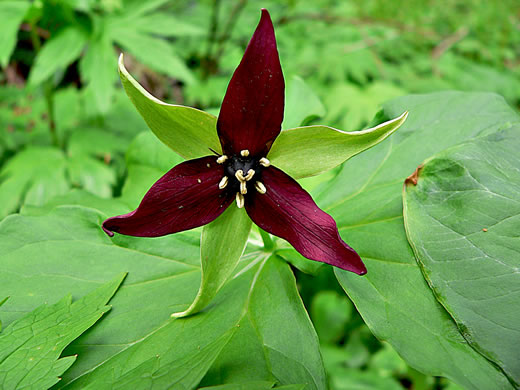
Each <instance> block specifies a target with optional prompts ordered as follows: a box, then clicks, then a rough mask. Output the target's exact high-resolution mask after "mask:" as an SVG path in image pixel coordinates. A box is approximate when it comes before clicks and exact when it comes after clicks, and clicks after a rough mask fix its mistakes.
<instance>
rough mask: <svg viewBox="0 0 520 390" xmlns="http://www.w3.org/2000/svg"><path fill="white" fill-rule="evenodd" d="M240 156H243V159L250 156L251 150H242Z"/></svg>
mask: <svg viewBox="0 0 520 390" xmlns="http://www.w3.org/2000/svg"><path fill="white" fill-rule="evenodd" d="M240 154H241V155H242V157H247V156H249V150H247V149H244V150H241V151H240Z"/></svg>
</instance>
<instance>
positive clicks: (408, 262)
mask: <svg viewBox="0 0 520 390" xmlns="http://www.w3.org/2000/svg"><path fill="white" fill-rule="evenodd" d="M404 110H409V112H410V115H409V117H408V120H407V121H406V123H405V124H404V125H403V127H402V128H401V129H400V130H399V131H398V132H397V133H396V134H395V135H394V136H393V137H392V138H390V139H389V140H388V141H386V142H383V143H381V144H380V145H378V146H377V147H375V148H373V149H371V150H369V151H367V152H365V153H363V154H362V155H359V156H357V157H356V158H354V159H352V160H350V161H349V162H348V163H347V164H345V165H344V166H343V169H342V171H341V172H340V173H339V175H338V176H337V177H336V179H335V180H333V181H332V182H331V183H330V185H329V187H327V188H326V189H324V190H323V191H322V192H321V196H320V197H318V199H317V200H318V203H319V204H321V205H323V206H324V209H325V210H326V211H328V212H330V213H331V215H332V216H333V217H334V218H335V219H336V221H337V223H338V227H339V229H340V234H341V235H342V237H343V239H345V241H347V242H348V243H349V244H350V245H351V246H352V247H353V248H354V249H355V250H356V251H357V252H358V253H359V254H360V256H361V258H362V259H363V261H364V262H365V264H366V266H367V269H368V273H367V275H365V276H364V277H363V278H358V277H356V275H350V274H348V273H347V272H342V271H339V270H337V271H336V274H337V277H338V280H339V281H340V283H341V284H342V286H343V288H344V289H345V290H346V291H347V293H348V294H349V296H350V297H351V298H352V300H353V301H354V303H355V304H356V307H357V308H358V310H359V311H360V313H361V315H362V316H363V319H364V320H365V322H366V323H367V324H368V326H369V327H370V328H371V330H372V331H373V332H374V334H375V335H376V336H377V337H378V338H380V339H382V340H386V341H388V342H389V343H390V344H391V345H392V346H393V347H394V348H395V349H396V350H397V351H398V352H399V354H400V355H401V356H402V357H403V358H404V359H405V360H406V361H407V362H408V364H410V365H411V366H412V367H414V368H416V369H417V370H420V371H422V372H424V373H427V374H430V375H444V376H447V377H448V378H450V379H451V380H453V381H455V382H456V383H459V384H461V385H463V386H464V387H466V388H473V389H481V388H486V387H489V388H504V389H509V388H511V385H510V383H509V381H508V380H507V379H506V378H505V376H504V375H503V374H502V373H501V372H500V371H499V370H498V369H497V368H496V367H495V366H494V365H492V364H491V363H490V362H489V361H488V360H487V359H486V358H484V357H483V356H482V355H481V354H479V353H478V352H477V351H475V350H474V349H473V348H472V347H471V346H470V345H469V344H468V343H467V342H466V340H465V339H464V338H463V337H462V335H461V334H460V332H459V330H458V328H457V326H456V324H455V322H454V321H453V319H452V318H451V317H450V316H449V314H448V313H447V312H446V311H445V310H444V308H443V307H442V305H440V304H439V302H438V301H437V300H436V298H435V296H434V294H433V292H432V290H431V289H430V288H429V286H428V284H427V283H426V281H425V280H424V277H423V274H422V272H421V270H420V268H419V266H418V265H417V262H416V260H415V258H414V255H413V252H412V249H411V248H410V246H409V244H408V241H407V239H406V234H405V230H404V225H403V217H402V199H401V193H402V186H403V182H404V179H405V178H406V177H407V176H408V175H410V174H411V173H412V172H413V171H414V170H415V168H416V167H417V166H418V165H419V164H420V163H422V162H423V161H424V160H425V159H426V158H428V157H429V156H431V155H433V154H435V153H438V152H439V151H441V150H443V149H445V148H447V147H450V146H452V145H455V144H458V143H460V142H462V141H464V140H467V139H471V138H473V137H475V136H479V135H485V134H490V133H493V132H495V131H497V130H499V129H501V128H508V127H510V126H511V125H512V123H514V122H518V121H519V118H518V116H517V114H516V113H515V112H514V111H512V110H511V109H510V108H509V107H508V106H507V104H506V103H505V102H504V101H503V99H502V98H500V97H498V96H496V95H492V94H478V93H476V94H469V93H458V92H446V93H436V94H430V95H422V96H421V95H415V96H408V97H404V98H401V99H397V100H395V101H392V102H390V103H388V104H386V105H385V106H384V113H385V115H386V116H387V117H393V116H395V115H397V114H398V113H400V112H403V111H404ZM439 113H442V115H441V116H439ZM425 140H428V141H427V142H426V141H425ZM404 329H406V331H404Z"/></svg>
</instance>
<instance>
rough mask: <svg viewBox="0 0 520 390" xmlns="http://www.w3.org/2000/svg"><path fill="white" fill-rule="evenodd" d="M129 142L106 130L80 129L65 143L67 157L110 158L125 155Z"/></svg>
mask: <svg viewBox="0 0 520 390" xmlns="http://www.w3.org/2000/svg"><path fill="white" fill-rule="evenodd" d="M130 141H131V140H128V139H125V138H124V137H121V136H120V135H117V134H115V133H113V132H109V131H107V130H106V129H105V130H102V129H95V128H82V129H81V130H79V131H74V132H72V134H71V135H70V138H69V140H68V142H67V154H68V155H69V156H73V157H75V156H85V155H86V156H92V157H96V158H99V159H104V158H106V157H108V158H111V157H112V156H113V155H114V154H116V153H121V154H123V153H125V152H126V150H127V149H128V146H129V145H130Z"/></svg>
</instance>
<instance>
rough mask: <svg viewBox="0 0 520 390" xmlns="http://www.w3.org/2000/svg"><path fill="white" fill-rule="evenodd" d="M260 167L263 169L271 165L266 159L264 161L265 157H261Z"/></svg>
mask: <svg viewBox="0 0 520 390" xmlns="http://www.w3.org/2000/svg"><path fill="white" fill-rule="evenodd" d="M260 165H262V166H264V167H266V168H267V167H268V166H269V165H271V161H269V160H268V159H266V158H265V157H262V158H261V159H260Z"/></svg>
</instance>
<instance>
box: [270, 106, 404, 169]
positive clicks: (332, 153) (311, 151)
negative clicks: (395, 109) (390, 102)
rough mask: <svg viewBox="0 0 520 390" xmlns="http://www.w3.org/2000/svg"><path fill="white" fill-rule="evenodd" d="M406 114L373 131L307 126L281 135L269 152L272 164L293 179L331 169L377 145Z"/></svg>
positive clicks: (402, 121)
mask: <svg viewBox="0 0 520 390" xmlns="http://www.w3.org/2000/svg"><path fill="white" fill-rule="evenodd" d="M407 116H408V112H407V111H405V112H404V113H403V114H401V115H400V116H399V117H397V118H395V119H392V120H390V121H388V122H385V123H382V124H380V125H378V126H376V127H374V128H371V129H367V130H362V131H355V132H345V131H341V130H338V129H334V128H332V127H327V126H307V127H298V128H296V129H290V130H285V131H282V132H281V133H280V135H279V136H278V138H277V139H276V141H275V142H274V144H273V147H272V149H271V151H270V152H269V155H268V157H269V160H271V162H272V163H273V165H275V166H277V167H278V168H280V169H282V170H283V171H285V172H286V173H287V174H289V175H290V176H292V177H294V178H295V179H298V178H303V177H308V176H314V175H317V174H319V173H322V172H324V171H327V170H329V169H332V168H334V167H336V166H338V165H340V164H341V163H343V162H344V161H346V160H348V159H349V158H351V157H352V156H355V155H356V154H358V153H361V152H362V151H364V150H366V149H368V148H370V147H372V146H374V145H377V144H378V143H379V142H381V141H383V140H384V139H385V138H387V137H388V136H389V135H391V134H392V133H393V132H395V131H396V130H397V129H398V128H399V127H400V126H401V125H402V124H403V123H404V122H405V120H406V118H407Z"/></svg>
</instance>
